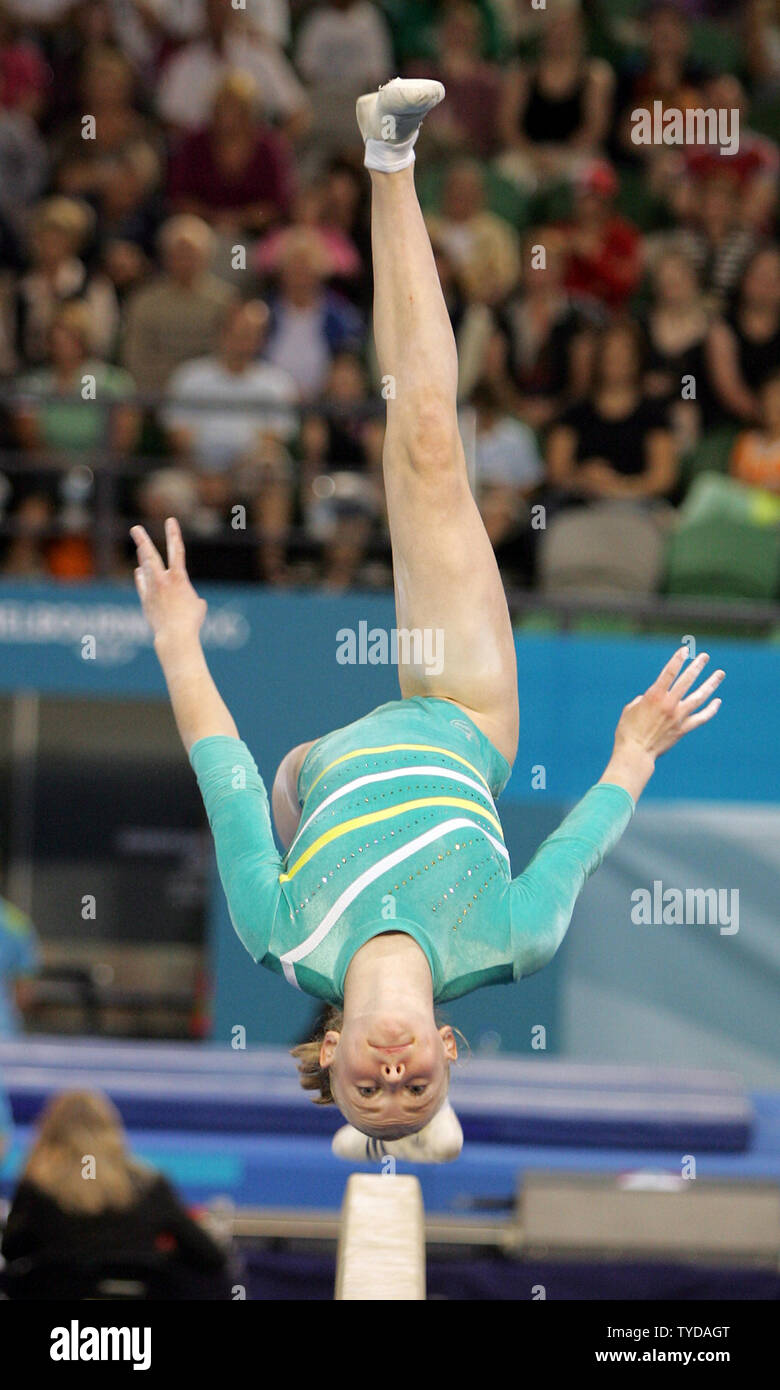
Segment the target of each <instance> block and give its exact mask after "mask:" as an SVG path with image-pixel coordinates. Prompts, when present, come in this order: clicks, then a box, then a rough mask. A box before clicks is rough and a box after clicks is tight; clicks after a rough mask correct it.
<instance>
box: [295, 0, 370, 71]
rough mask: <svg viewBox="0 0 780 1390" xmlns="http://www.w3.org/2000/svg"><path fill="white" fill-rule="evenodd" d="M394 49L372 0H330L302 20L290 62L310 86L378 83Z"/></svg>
mask: <svg viewBox="0 0 780 1390" xmlns="http://www.w3.org/2000/svg"><path fill="white" fill-rule="evenodd" d="M392 63H393V47H392V43H391V40H390V31H389V29H388V27H387V22H386V20H385V17H384V15H383V14H382V12H381V10H380V9H379V7H378V6H377V5H374V4H372V3H371V0H330V3H329V4H327V5H322V6H318V7H317V8H316V9H314V10H312V11H311V12H310V13H309V14H308V15H307V17H306V18H305V19H304V21H303V23H302V25H301V29H300V33H299V35H298V41H297V44H296V46H295V66H296V67H297V69H298V71H299V73H300V74H301V76H302V78H303V79H304V81H305V82H307V83H308V84H309V85H311V86H312V87H338V88H344V87H348V88H349V89H350V93H351V92H353V91H359V90H363V89H364V88H371V87H378V86H379V84H380V83H381V82H386V81H387V79H388V77H390V75H391V73H390V69H391V67H392Z"/></svg>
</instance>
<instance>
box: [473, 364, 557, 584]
mask: <svg viewBox="0 0 780 1390" xmlns="http://www.w3.org/2000/svg"><path fill="white" fill-rule="evenodd" d="M471 404H472V406H473V407H474V410H475V413H476V439H475V445H474V474H475V482H476V497H477V503H478V506H479V510H480V513H481V515H482V520H483V521H484V523H485V530H486V531H487V533H488V536H489V537H490V541H491V544H492V546H493V549H494V550H495V551H496V553H497V555H498V556H499V557H501V556H502V551H503V550H504V549H505V547H506V545H507V542H508V541H509V540H510V539H512V537H513V536H514V535H515V534H516V532H517V531H518V530H519V528H520V526H521V524H522V523H523V522H525V521H527V517H528V511H527V507H526V505H525V503H526V499H527V498H528V497H529V496H530V494H531V493H532V492H533V491H534V489H535V488H536V487H537V486H538V484H539V483H540V482H541V480H542V463H541V459H540V457H539V447H538V444H537V442H536V435H535V434H534V432H533V430H532V429H530V428H529V426H528V425H526V424H522V423H521V422H520V421H519V420H517V419H515V417H514V416H513V415H509V414H507V413H506V411H505V410H504V408H503V405H502V401H501V396H500V393H499V392H498V391H497V390H496V388H495V386H494V385H493V383H492V382H491V381H489V380H487V379H483V380H482V381H480V382H478V383H477V386H476V389H475V390H474V392H473V393H472V397H471Z"/></svg>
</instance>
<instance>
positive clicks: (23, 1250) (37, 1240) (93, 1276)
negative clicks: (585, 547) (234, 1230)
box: [2, 1091, 230, 1299]
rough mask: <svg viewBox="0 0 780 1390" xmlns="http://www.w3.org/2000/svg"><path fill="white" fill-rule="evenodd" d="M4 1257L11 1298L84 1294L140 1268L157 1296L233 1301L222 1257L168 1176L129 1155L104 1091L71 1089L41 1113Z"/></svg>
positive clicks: (16, 1197)
mask: <svg viewBox="0 0 780 1390" xmlns="http://www.w3.org/2000/svg"><path fill="white" fill-rule="evenodd" d="M2 1254H3V1257H4V1259H5V1260H6V1262H7V1265H8V1268H7V1270H6V1279H7V1281H9V1282H7V1288H8V1289H9V1291H10V1292H11V1296H12V1297H14V1296H18V1297H22V1298H28V1299H29V1298H59V1297H70V1298H74V1297H75V1298H78V1297H84V1296H85V1295H86V1294H88V1293H89V1292H90V1291H91V1290H92V1288H93V1287H94V1283H95V1282H96V1281H98V1280H99V1279H100V1278H102V1277H106V1276H108V1275H109V1274H113V1275H114V1276H115V1277H119V1276H121V1275H123V1274H124V1275H128V1274H132V1273H138V1272H139V1271H140V1273H141V1275H142V1277H143V1281H144V1282H146V1283H148V1281H151V1282H152V1283H153V1285H154V1294H153V1296H154V1297H157V1298H187V1299H190V1298H195V1299H197V1298H228V1297H229V1296H230V1295H229V1292H228V1290H227V1284H226V1278H225V1273H224V1271H225V1257H224V1255H223V1253H222V1251H221V1250H220V1248H219V1247H218V1246H217V1245H216V1244H215V1243H214V1241H213V1240H212V1239H211V1237H210V1236H208V1235H207V1234H206V1232H205V1231H204V1230H202V1229H201V1228H200V1226H198V1224H197V1223H196V1222H195V1221H194V1220H193V1219H192V1217H191V1216H189V1214H188V1213H187V1212H186V1211H185V1209H184V1207H183V1206H182V1205H181V1203H180V1201H179V1199H178V1197H177V1196H176V1193H175V1192H174V1190H173V1188H172V1187H171V1185H170V1183H169V1182H168V1181H167V1179H166V1178H164V1177H163V1175H162V1174H161V1173H158V1172H156V1171H155V1170H154V1169H153V1168H150V1167H147V1165H146V1164H144V1163H141V1162H139V1161H138V1159H136V1158H134V1157H133V1155H132V1154H131V1153H130V1152H129V1151H128V1148H127V1143H126V1136H125V1133H124V1130H123V1128H122V1121H121V1119H120V1117H119V1114H118V1112H117V1111H116V1109H115V1108H114V1106H113V1105H112V1103H111V1101H110V1100H108V1098H107V1097H106V1096H103V1095H101V1094H99V1093H98V1092H90V1091H65V1092H63V1093H62V1094H61V1095H59V1096H56V1097H54V1099H52V1100H50V1101H49V1102H48V1104H47V1105H46V1107H45V1108H44V1110H43V1112H42V1114H41V1116H40V1118H39V1121H38V1132H37V1135H36V1138H35V1141H34V1143H33V1146H32V1149H31V1150H30V1153H29V1154H28V1156H27V1161H26V1163H25V1164H24V1167H23V1169H22V1173H21V1177H20V1180H19V1184H18V1186H17V1188H16V1192H15V1193H14V1198H13V1202H12V1205H11V1210H10V1213H9V1215H8V1221H7V1223H6V1228H5V1233H4V1235H3V1241H2ZM149 1296H152V1294H151V1290H150V1292H149Z"/></svg>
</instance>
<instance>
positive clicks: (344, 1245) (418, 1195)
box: [335, 1173, 425, 1303]
mask: <svg viewBox="0 0 780 1390" xmlns="http://www.w3.org/2000/svg"><path fill="white" fill-rule="evenodd" d="M335 1298H336V1300H337V1301H339V1300H350V1301H353V1302H354V1301H357V1302H369V1301H371V1302H382V1303H384V1302H397V1301H399V1300H400V1301H424V1300H425V1220H424V1212H423V1201H422V1189H421V1188H420V1184H419V1182H418V1181H417V1178H413V1177H407V1176H405V1177H397V1176H395V1175H394V1174H393V1175H391V1174H387V1175H384V1176H383V1175H381V1174H373V1173H353V1174H352V1177H351V1178H350V1179H349V1181H348V1183H347V1187H346V1191H345V1193H344V1201H343V1203H342V1207H341V1225H340V1230H339V1245H338V1255H337V1260H336V1294H335Z"/></svg>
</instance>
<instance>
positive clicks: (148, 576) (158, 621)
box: [130, 517, 207, 639]
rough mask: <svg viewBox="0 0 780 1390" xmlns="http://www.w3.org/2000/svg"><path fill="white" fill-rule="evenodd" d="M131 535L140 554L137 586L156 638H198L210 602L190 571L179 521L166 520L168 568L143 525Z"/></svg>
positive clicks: (132, 531) (136, 527)
mask: <svg viewBox="0 0 780 1390" xmlns="http://www.w3.org/2000/svg"><path fill="white" fill-rule="evenodd" d="M130 535H131V536H132V538H133V540H134V541H135V546H136V551H137V556H138V568H137V569H136V571H135V587H136V589H137V590H138V597H139V598H140V600H141V607H142V608H143V610H144V614H145V615H146V618H147V621H148V623H149V626H150V627H151V629H152V632H153V633H154V635H155V638H157V637H160V636H167V635H169V634H170V635H175V636H176V637H177V638H185V639H186V638H197V636H198V633H199V632H200V628H201V625H202V623H203V619H204V618H205V616H206V609H207V605H206V600H205V599H202V598H199V597H198V595H197V594H196V592H195V590H194V589H193V587H192V584H191V582H190V578H189V575H188V574H187V569H186V565H185V562H184V541H183V540H182V535H181V528H180V526H179V523H178V521H176V520H175V519H174V518H173V517H169V518H168V520H167V521H166V523H165V543H166V547H167V552H168V568H167V569H166V567H165V565H164V563H163V560H162V557H161V555H160V552H159V551H158V549H157V547H156V545H155V544H154V542H153V541H152V540H151V538H150V537H149V535H148V534H147V532H146V531H145V530H144V528H143V526H132V527H131V528H130Z"/></svg>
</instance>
